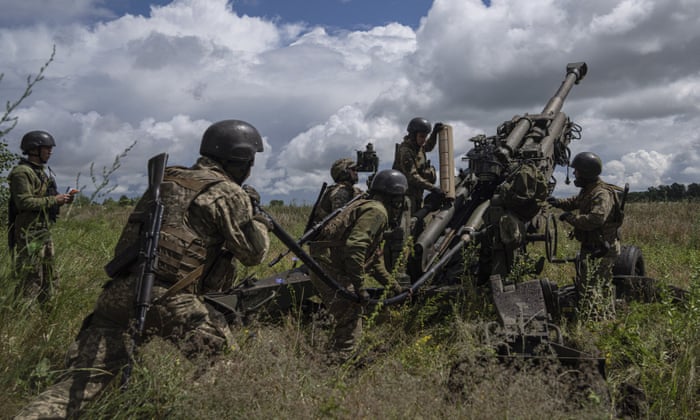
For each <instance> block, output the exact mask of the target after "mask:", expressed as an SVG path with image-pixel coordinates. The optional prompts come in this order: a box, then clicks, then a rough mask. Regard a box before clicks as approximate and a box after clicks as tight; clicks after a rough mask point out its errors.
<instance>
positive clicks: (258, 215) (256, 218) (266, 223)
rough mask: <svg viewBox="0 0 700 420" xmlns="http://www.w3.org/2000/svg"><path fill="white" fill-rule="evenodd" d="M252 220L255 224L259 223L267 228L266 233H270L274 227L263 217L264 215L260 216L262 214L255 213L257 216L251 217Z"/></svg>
mask: <svg viewBox="0 0 700 420" xmlns="http://www.w3.org/2000/svg"><path fill="white" fill-rule="evenodd" d="M253 220H255V221H256V222H260V223H262V224H263V225H265V227H266V228H267V231H268V232H269V231H271V230H272V229H274V226H273V225H272V221H271V220H270V219H268V218H267V217H265V215H264V214H262V213H257V214H255V215H254V216H253Z"/></svg>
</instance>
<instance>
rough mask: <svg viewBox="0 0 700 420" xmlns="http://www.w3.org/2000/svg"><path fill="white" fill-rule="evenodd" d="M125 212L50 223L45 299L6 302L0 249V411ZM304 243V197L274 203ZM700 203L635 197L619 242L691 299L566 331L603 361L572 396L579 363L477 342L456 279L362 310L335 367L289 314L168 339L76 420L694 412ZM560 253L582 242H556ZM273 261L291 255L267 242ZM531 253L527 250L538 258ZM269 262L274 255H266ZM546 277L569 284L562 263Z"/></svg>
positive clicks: (55, 364)
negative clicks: (51, 267) (206, 351)
mask: <svg viewBox="0 0 700 420" xmlns="http://www.w3.org/2000/svg"><path fill="white" fill-rule="evenodd" d="M128 211H129V209H128V208H118V207H117V208H113V209H110V210H109V211H107V210H105V209H104V208H102V207H87V208H74V209H73V210H72V212H71V213H70V214H69V215H68V217H65V216H64V218H63V219H62V220H60V221H59V222H58V223H57V224H56V225H55V228H54V230H53V236H54V241H55V242H56V246H57V252H58V258H59V270H60V274H61V279H62V283H61V287H60V290H59V293H58V294H57V296H56V297H55V298H54V299H53V300H52V301H50V302H49V304H47V305H45V306H44V307H37V306H34V305H29V304H27V303H26V302H24V301H22V300H21V299H16V298H15V297H14V296H13V293H12V290H13V289H14V287H15V283H16V280H15V279H14V278H13V277H12V275H11V269H10V259H9V255H8V252H7V249H6V246H5V245H4V244H1V245H0V259H2V265H0V290H2V293H1V294H0V319H1V321H0V407H3V408H4V409H3V410H2V414H0V416H1V417H2V418H8V417H11V416H12V414H14V413H15V412H17V411H18V410H19V408H21V406H22V405H24V404H25V403H26V402H28V401H29V400H30V399H31V398H32V397H33V396H34V395H36V394H38V393H39V392H41V391H42V390H43V389H44V388H45V387H46V386H48V385H49V384H50V383H51V382H52V381H53V380H54V379H55V378H56V377H57V375H58V374H59V373H60V372H61V369H63V358H64V353H65V350H66V348H67V347H68V345H69V344H70V343H71V342H72V340H73V338H74V336H75V335H76V333H77V331H78V329H79V328H80V323H81V322H82V319H83V318H84V317H85V316H86V315H87V314H88V313H89V312H90V311H91V309H92V305H93V303H94V301H95V299H96V297H97V296H98V294H99V293H100V290H101V287H102V285H103V284H104V282H105V281H106V280H107V279H106V276H105V275H104V274H103V270H102V267H103V266H104V264H105V263H106V262H107V261H108V260H109V259H110V258H111V253H112V250H113V247H114V244H115V243H116V241H117V239H118V236H119V234H120V232H121V228H122V226H123V224H124V222H125V220H126V217H127V216H128ZM270 211H271V212H272V213H273V215H274V216H275V217H276V219H277V220H278V222H279V223H280V224H281V225H282V226H284V227H286V228H288V230H289V232H290V234H291V235H292V236H296V237H298V236H299V235H300V234H301V233H302V232H301V231H302V230H303V227H304V224H305V222H306V215H307V214H308V211H309V208H308V207H290V206H282V207H275V208H272V209H270ZM699 214H700V205H698V204H687V203H671V204H644V203H633V204H630V205H629V206H628V209H627V219H626V221H625V225H624V229H623V235H624V241H623V242H625V243H633V244H635V245H637V246H639V247H640V248H641V249H642V250H643V252H644V256H645V260H646V265H647V271H648V274H649V275H650V276H651V277H655V278H657V279H659V280H660V281H661V282H662V283H665V284H672V285H676V286H681V287H684V288H687V289H689V290H690V291H691V292H690V295H689V296H690V297H689V299H688V302H687V303H686V304H685V305H682V306H679V305H676V304H673V303H672V302H671V301H670V300H666V301H662V302H660V303H655V304H636V303H635V304H631V305H629V307H627V308H625V309H624V310H621V311H618V314H617V318H615V319H614V320H610V321H605V322H600V323H587V324H585V325H568V326H564V330H563V333H564V334H565V335H566V336H567V337H568V338H569V339H571V340H572V341H573V342H578V343H581V345H582V346H588V348H598V349H599V350H600V351H601V353H602V355H604V356H605V358H606V372H607V380H606V381H604V386H605V388H606V389H605V390H601V389H590V390H587V391H586V393H585V394H583V398H582V399H581V400H576V401H574V400H572V399H571V397H570V393H569V392H568V390H567V389H568V388H567V387H566V385H567V381H568V379H567V378H569V377H570V376H571V375H572V372H570V371H562V370H561V369H557V368H556V367H552V366H534V365H529V364H523V365H519V366H516V367H513V366H507V365H503V364H501V363H498V362H497V360H496V358H495V357H493V354H494V352H493V349H492V348H491V346H490V345H489V343H488V342H487V341H486V340H485V338H484V334H483V332H484V330H485V328H486V325H487V324H488V323H489V322H490V321H493V320H494V319H495V318H494V317H493V316H494V314H493V311H492V309H491V308H490V306H489V305H488V302H487V301H486V299H485V298H484V297H483V296H481V295H480V294H479V292H478V291H477V290H473V289H472V288H471V286H469V282H466V283H465V287H464V288H463V289H462V290H463V291H462V293H460V294H452V295H449V296H447V298H445V299H437V298H435V299H429V300H426V301H425V302H424V303H423V304H422V305H402V306H396V307H390V308H384V310H382V311H381V312H377V313H375V314H370V317H369V318H370V322H368V326H367V328H366V330H365V334H364V337H363V348H364V349H365V350H366V351H365V354H364V357H363V358H362V359H361V361H360V362H361V363H360V364H359V366H358V365H354V364H350V363H348V364H345V365H340V366H338V365H333V364H329V363H328V360H327V356H326V353H325V344H326V341H327V332H328V330H327V328H326V326H327V325H326V321H325V319H324V318H323V317H320V316H319V317H315V318H314V319H312V320H311V321H308V320H307V319H306V318H303V317H302V316H301V315H299V314H298V313H296V312H293V313H291V314H289V315H288V316H287V317H285V318H283V319H282V320H281V322H275V323H262V322H253V323H251V324H249V325H245V326H242V327H240V328H237V329H236V331H235V332H236V335H237V340H238V344H239V349H238V350H236V351H232V352H230V353H228V354H224V355H222V356H220V357H219V358H218V359H217V360H215V361H210V360H187V359H185V358H183V357H182V356H181V355H180V353H179V352H178V351H177V350H176V349H174V348H173V347H172V346H171V345H170V344H169V343H167V342H166V341H163V340H153V341H152V342H150V343H148V344H147V345H145V346H144V347H143V348H142V349H140V353H139V356H140V358H139V363H138V364H137V365H136V366H135V371H134V373H133V375H132V379H131V382H130V387H129V389H128V390H126V391H121V390H119V389H117V388H114V389H109V390H107V391H106V392H105V393H104V394H103V395H102V397H101V398H100V399H99V400H98V401H96V402H94V403H93V404H91V405H90V406H89V407H88V410H87V411H86V412H85V413H84V415H83V417H84V418H134V417H137V418H343V419H345V418H347V419H350V418H498V419H503V418H518V419H528V418H532V419H535V418H536V419H540V418H543V417H549V418H555V419H565V418H566V419H570V418H609V417H611V416H612V415H613V413H612V412H611V411H610V409H609V406H608V405H607V404H605V400H606V395H604V394H606V393H609V395H610V398H612V400H613V402H619V401H620V400H621V399H622V397H623V394H622V393H621V392H620V389H621V387H622V386H623V385H624V384H631V385H634V386H635V387H637V388H639V389H641V390H642V391H643V392H644V394H645V395H646V402H644V404H642V405H644V406H645V407H644V409H645V410H646V411H644V412H643V413H642V414H641V416H642V417H648V418H664V419H667V418H670V419H685V418H697V417H698V415H699V414H700V399H699V398H698V395H700V384H699V378H698V363H699V362H700V345H699V344H698V343H700V279H699V277H700V257H699V253H698V248H699V244H700V239H699V238H700V232H699V231H698V229H700V228H699V226H700V220H699V216H698V215H699ZM564 236H565V235H564V232H563V231H560V238H562V243H561V244H560V254H567V255H571V254H573V253H574V252H575V249H576V244H575V243H572V242H570V241H567V240H565V239H563V237H564ZM272 242H273V243H272V249H271V251H270V254H269V258H272V257H274V256H276V255H277V254H278V253H279V252H282V251H284V250H285V249H284V247H283V245H281V244H280V243H279V242H278V241H277V240H276V239H273V241H272ZM536 248H537V247H536V246H535V247H533V251H535V252H540V251H538V250H537V249H536ZM268 260H269V259H268ZM294 263H295V262H294V261H293V256H292V255H291V254H290V255H289V256H288V257H287V258H285V259H284V260H283V261H282V262H281V263H280V264H278V265H277V266H275V267H273V268H268V267H267V264H261V265H260V266H258V267H254V268H250V269H245V270H243V275H254V276H257V277H263V276H267V275H271V274H273V273H274V272H275V271H281V270H284V269H287V268H290V267H291V266H292V265H293V264H294ZM544 275H545V276H547V277H548V278H550V279H554V280H556V281H557V282H558V283H560V284H565V283H568V282H570V281H571V279H572V278H573V271H572V270H571V267H570V266H569V265H551V266H547V267H546V269H545V272H544Z"/></svg>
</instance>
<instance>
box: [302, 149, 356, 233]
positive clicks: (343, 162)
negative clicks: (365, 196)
mask: <svg viewBox="0 0 700 420" xmlns="http://www.w3.org/2000/svg"><path fill="white" fill-rule="evenodd" d="M356 169H357V168H356V164H355V162H353V160H352V159H350V158H342V159H338V160H336V161H335V162H333V165H332V166H331V177H332V178H333V182H335V184H333V185H331V186H330V187H328V189H327V190H326V191H325V192H324V193H323V196H322V197H321V200H320V201H319V204H318V208H317V209H316V214H314V217H313V223H317V222H320V221H321V220H323V219H324V218H325V217H326V216H328V215H329V214H331V213H332V212H333V211H335V210H336V209H339V208H341V207H343V206H344V205H345V204H346V203H347V202H348V201H350V200H352V199H353V198H355V197H357V196H358V195H360V194H362V190H361V189H360V188H358V187H357V185H355V184H357V181H358V177H357V171H356Z"/></svg>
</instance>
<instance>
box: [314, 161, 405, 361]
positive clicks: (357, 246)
mask: <svg viewBox="0 0 700 420" xmlns="http://www.w3.org/2000/svg"><path fill="white" fill-rule="evenodd" d="M407 189H408V183H407V181H406V177H404V176H403V174H401V172H399V171H396V170H393V169H389V170H384V171H381V172H379V173H377V175H376V176H375V177H374V179H373V180H372V184H371V186H370V189H369V198H367V199H364V198H361V199H358V200H356V201H354V202H353V203H351V204H350V205H349V206H348V207H347V208H345V209H344V210H343V211H342V212H341V213H340V214H339V215H338V216H337V217H336V218H334V219H333V220H332V221H331V222H330V223H329V224H328V225H326V226H325V227H324V228H323V229H322V230H321V232H319V235H318V237H317V238H316V240H315V241H314V242H311V243H310V244H309V251H310V254H311V256H312V257H313V258H314V259H315V260H316V261H317V262H318V263H319V264H320V265H321V267H322V268H323V269H324V271H326V273H328V274H329V275H330V276H331V278H334V279H336V281H337V282H338V283H339V284H340V285H341V286H342V287H345V288H346V289H347V290H349V291H351V292H355V293H357V294H358V295H359V296H360V297H361V299H362V302H360V303H357V302H353V301H350V300H348V299H345V298H343V297H342V296H340V295H339V294H338V293H337V292H338V291H337V290H334V289H333V288H331V287H330V286H329V285H327V284H325V283H324V282H323V281H321V280H320V279H319V278H318V277H317V276H316V275H315V274H313V273H312V274H311V282H312V284H313V285H314V287H316V289H317V290H318V291H319V293H320V295H321V299H322V300H323V303H324V305H325V306H326V308H327V309H328V311H329V312H330V314H331V315H333V317H334V319H335V328H334V330H333V334H332V337H331V343H330V344H331V348H332V349H333V350H335V351H336V352H337V353H336V356H337V357H338V360H347V359H348V358H349V357H351V356H352V354H353V351H354V350H355V346H356V344H357V341H358V339H359V338H360V336H361V334H362V314H363V313H364V309H365V304H366V302H365V301H366V300H367V299H368V298H369V295H368V293H367V290H365V288H364V279H363V277H364V275H365V273H367V274H370V273H371V274H373V276H374V278H375V279H376V280H377V281H378V282H379V283H381V284H382V285H384V286H385V287H387V288H389V289H390V290H392V291H393V292H394V293H399V292H400V291H401V287H400V286H399V284H398V283H397V282H396V280H395V279H393V278H392V277H391V275H390V274H389V272H388V271H387V270H386V267H385V266H384V260H383V259H384V258H383V256H382V251H381V247H380V243H381V241H382V234H383V233H384V231H385V230H386V229H387V228H388V227H389V225H390V224H391V223H394V221H395V219H396V218H397V217H398V216H399V215H400V214H401V212H402V211H403V207H404V195H405V193H406V191H407Z"/></svg>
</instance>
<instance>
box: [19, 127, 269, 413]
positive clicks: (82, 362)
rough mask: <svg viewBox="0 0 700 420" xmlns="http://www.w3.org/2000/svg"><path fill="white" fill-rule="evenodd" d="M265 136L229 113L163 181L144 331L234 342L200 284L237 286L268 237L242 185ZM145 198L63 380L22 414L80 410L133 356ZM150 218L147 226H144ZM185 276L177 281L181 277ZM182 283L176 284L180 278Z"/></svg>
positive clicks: (211, 350)
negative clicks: (192, 158)
mask: <svg viewBox="0 0 700 420" xmlns="http://www.w3.org/2000/svg"><path fill="white" fill-rule="evenodd" d="M262 150H263V144H262V139H261V137H260V134H259V133H258V131H257V130H256V129H255V127H253V126H252V125H250V124H248V123H246V122H243V121H239V120H225V121H220V122H217V123H215V124H213V125H211V126H210V127H209V128H208V129H207V130H206V131H205V133H204V135H203V137H202V142H201V147H200V154H201V155H202V156H201V157H200V158H199V159H198V160H197V162H196V163H195V164H194V166H192V167H191V168H185V167H168V168H166V169H165V176H164V178H163V183H162V184H161V200H162V202H163V204H164V208H165V210H164V215H163V222H162V228H161V232H160V237H159V243H158V251H157V252H158V265H157V268H156V273H155V274H156V276H155V282H154V285H153V290H152V293H153V301H152V306H151V308H150V310H149V312H148V313H147V316H146V323H145V328H144V336H146V337H143V339H144V340H147V339H148V338H149V337H151V336H154V335H158V336H162V337H164V338H166V339H168V340H170V341H172V342H173V343H174V344H175V345H176V346H177V347H178V348H179V349H180V350H181V351H182V352H183V354H184V355H186V356H188V357H190V356H195V355H202V354H204V355H215V354H218V353H221V352H222V351H225V350H226V349H231V348H234V346H235V343H234V339H233V334H232V332H231V330H230V329H229V326H228V324H227V321H226V319H225V317H224V315H223V314H221V313H220V312H217V311H216V310H215V309H214V308H213V307H212V306H210V305H209V304H207V303H206V302H205V301H204V300H203V299H202V298H201V296H202V294H204V293H207V292H212V291H221V290H225V289H227V288H229V287H231V286H232V283H233V281H234V277H235V274H236V260H239V261H240V262H242V263H243V264H245V265H247V266H252V265H256V264H259V263H260V262H261V261H262V259H263V258H264V256H265V254H266V253H267V250H268V247H269V238H268V227H269V226H267V223H268V222H266V219H265V218H264V217H262V215H256V214H255V211H254V202H256V201H259V196H258V195H257V193H256V192H255V190H254V189H252V188H250V187H248V188H246V189H244V188H242V187H241V184H242V183H243V181H244V180H245V179H246V178H248V176H249V174H250V169H251V167H252V166H253V163H254V160H255V153H257V152H262ZM145 201H148V200H146V199H142V200H140V202H139V203H138V204H137V206H136V209H135V211H134V213H133V214H132V216H131V217H130V218H129V223H128V224H127V226H126V227H125V228H124V230H123V232H122V236H121V238H120V240H119V242H118V244H117V246H116V249H115V260H116V261H118V262H119V263H118V264H115V267H120V266H123V268H122V269H121V270H118V269H117V270H116V271H117V273H116V274H115V275H114V276H113V277H112V280H111V281H110V282H108V283H107V284H106V285H105V287H104V290H103V292H102V294H101V295H100V297H99V298H98V300H97V304H96V305H95V308H94V311H93V312H92V314H90V315H89V316H88V317H87V318H86V319H85V321H84V322H83V327H82V329H81V331H80V333H79V334H78V337H77V340H76V342H75V343H74V344H73V345H72V346H71V347H70V348H69V351H68V354H67V362H68V369H67V373H66V375H65V376H64V377H63V378H62V379H61V380H60V382H58V383H56V384H55V385H53V386H51V387H49V388H48V389H47V390H46V391H44V392H43V393H41V394H40V395H39V396H38V398H37V399H36V400H34V401H33V402H31V403H30V404H29V405H28V406H27V407H25V408H24V409H23V410H22V412H21V413H20V414H19V415H18V416H17V418H22V419H24V418H42V417H52V418H53V417H59V418H65V417H73V416H76V415H78V414H79V411H80V409H81V408H82V407H83V406H84V405H85V404H86V403H87V402H89V401H91V400H94V399H95V398H96V397H97V395H98V394H99V393H100V392H101V391H102V390H103V389H104V388H105V387H106V386H107V385H108V384H109V383H110V382H111V381H112V380H113V379H114V378H115V377H118V376H119V372H120V370H121V369H123V368H124V367H125V366H126V365H127V363H128V361H129V357H130V355H129V352H128V350H127V348H128V346H127V342H128V335H129V334H128V332H129V331H130V325H131V324H132V323H133V321H134V319H135V317H136V307H135V303H136V296H135V294H136V287H137V286H136V285H137V283H138V276H139V274H138V271H139V270H138V268H137V267H136V265H137V264H138V260H136V259H135V258H132V257H130V252H129V251H128V250H129V249H130V248H131V247H132V245H133V244H134V243H136V242H138V238H139V230H140V229H141V228H142V226H141V223H140V222H141V221H142V220H143V219H142V218H140V217H139V212H141V211H143V210H145V209H147V208H148V203H144V202H145ZM143 228H147V227H143ZM178 282H179V283H178ZM175 283H178V286H175V287H174V286H173V285H174V284H175Z"/></svg>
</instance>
